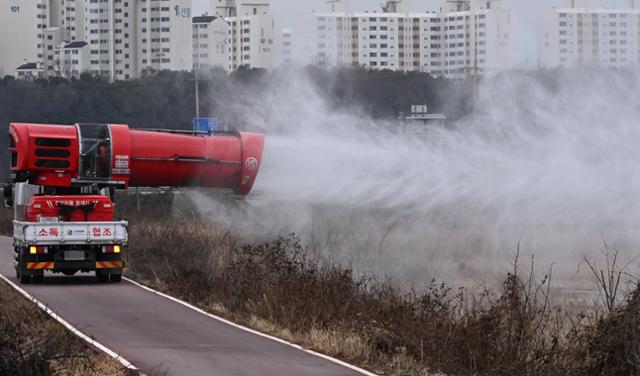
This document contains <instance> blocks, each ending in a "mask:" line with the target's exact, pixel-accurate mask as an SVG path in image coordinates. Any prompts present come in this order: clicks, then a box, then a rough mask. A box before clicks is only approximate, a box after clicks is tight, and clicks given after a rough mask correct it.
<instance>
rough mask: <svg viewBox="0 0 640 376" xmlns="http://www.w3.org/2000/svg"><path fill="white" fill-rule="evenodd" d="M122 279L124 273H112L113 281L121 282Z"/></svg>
mask: <svg viewBox="0 0 640 376" xmlns="http://www.w3.org/2000/svg"><path fill="white" fill-rule="evenodd" d="M120 281H122V274H111V282H112V283H120Z"/></svg>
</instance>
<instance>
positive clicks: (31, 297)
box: [0, 274, 146, 376]
mask: <svg viewBox="0 0 640 376" xmlns="http://www.w3.org/2000/svg"><path fill="white" fill-rule="evenodd" d="M0 279H2V280H3V281H4V282H6V283H7V284H8V285H9V286H11V287H12V288H13V289H14V290H16V291H18V292H19V293H20V294H22V295H23V296H24V297H25V298H27V299H28V300H29V301H31V302H32V303H36V304H37V305H38V307H39V308H40V309H41V310H43V311H44V312H45V313H46V314H47V315H49V316H50V317H51V318H52V319H54V320H56V321H57V322H58V323H60V324H62V326H64V327H65V328H67V329H68V330H70V331H71V333H73V334H75V335H76V336H77V337H79V338H80V339H82V340H83V341H85V342H87V343H88V344H89V345H90V346H93V347H95V348H97V349H98V350H100V351H102V352H103V353H105V354H107V355H109V356H110V357H112V358H114V359H115V360H117V361H118V362H120V364H122V365H123V366H125V367H126V368H127V369H129V370H131V371H135V372H137V373H138V374H140V375H141V376H146V375H145V374H144V373H142V371H140V369H138V367H136V366H134V365H133V364H132V363H131V362H129V361H128V360H127V359H125V358H124V357H123V356H121V355H120V354H118V353H117V352H115V351H113V350H111V349H110V348H108V347H107V346H105V345H103V344H102V343H100V342H98V341H96V340H95V339H93V338H91V337H89V336H88V335H86V334H84V333H82V332H81V331H80V330H79V329H77V328H76V327H74V326H73V325H71V324H69V322H67V321H66V320H65V319H63V318H62V317H60V316H59V315H58V314H57V313H55V312H54V311H53V310H51V308H49V307H47V306H46V305H45V304H44V303H42V302H41V301H39V300H38V299H37V298H36V297H35V295H33V294H30V293H29V292H28V291H26V290H25V289H23V288H22V287H20V286H18V285H17V284H16V283H14V282H13V281H12V280H10V279H9V278H8V277H7V276H5V275H4V274H0Z"/></svg>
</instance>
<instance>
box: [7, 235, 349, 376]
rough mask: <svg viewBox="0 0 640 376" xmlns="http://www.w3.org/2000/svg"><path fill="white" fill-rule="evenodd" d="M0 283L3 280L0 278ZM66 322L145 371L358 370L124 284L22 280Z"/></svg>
mask: <svg viewBox="0 0 640 376" xmlns="http://www.w3.org/2000/svg"><path fill="white" fill-rule="evenodd" d="M0 273H1V274H3V275H4V276H6V277H10V278H11V280H13V281H15V273H14V271H13V263H12V250H11V240H9V239H7V238H0ZM0 283H1V282H0ZM22 287H23V288H25V289H26V290H27V291H29V292H30V293H31V294H33V295H34V296H35V297H36V298H37V299H38V300H40V301H41V302H43V303H45V304H47V305H48V306H49V307H50V308H51V309H52V310H53V311H54V312H56V313H57V314H59V315H60V316H62V318H64V319H65V320H66V321H68V322H69V323H70V324H71V325H73V326H75V327H76V328H78V329H80V330H81V331H82V332H84V333H85V334H87V335H89V336H92V337H93V338H95V339H96V340H97V341H98V342H101V343H102V344H103V345H105V346H107V347H109V348H111V349H112V350H114V351H116V352H118V353H119V354H120V355H122V356H123V357H124V358H126V359H127V360H129V361H130V362H131V363H133V364H134V365H135V366H136V367H138V368H139V369H141V370H142V371H143V372H145V373H147V374H167V375H216V376H218V375H219V376H231V375H233V376H241V375H251V376H254V375H265V376H266V375H273V376H304V375H318V376H319V375H322V376H334V375H335V376H338V375H340V376H354V375H360V373H357V372H356V371H353V370H350V369H348V368H345V367H342V366H340V365H338V364H335V363H332V362H330V361H328V360H325V359H322V358H319V357H317V356H314V355H311V354H308V353H306V352H304V351H300V350H297V349H295V348H292V347H290V346H287V345H284V344H281V343H279V342H276V341H273V340H270V339H268V338H264V337H261V336H257V335H254V334H251V333H249V332H246V331H243V330H241V329H238V328H235V327H233V326H231V325H227V324H225V323H222V322H220V321H218V320H215V319H212V318H210V317H207V316H205V315H202V314H200V313H198V312H195V311H193V310H191V309H189V308H187V307H184V306H182V305H180V304H177V303H174V302H172V301H170V300H168V299H166V298H163V297H161V296H158V295H156V294H153V293H151V292H148V291H146V290H144V289H142V288H139V287H137V286H135V285H134V284H131V283H128V282H124V281H123V282H122V283H121V284H105V285H102V284H97V283H96V282H95V281H94V277H92V276H91V277H78V276H74V277H63V276H58V275H53V274H52V275H51V276H49V275H47V276H46V277H45V283H44V284H43V285H22Z"/></svg>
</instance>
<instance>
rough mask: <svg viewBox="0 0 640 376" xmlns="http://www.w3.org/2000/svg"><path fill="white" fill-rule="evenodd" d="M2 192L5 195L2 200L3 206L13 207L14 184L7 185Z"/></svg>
mask: <svg viewBox="0 0 640 376" xmlns="http://www.w3.org/2000/svg"><path fill="white" fill-rule="evenodd" d="M2 194H3V196H4V200H3V201H2V204H3V206H4V207H5V208H7V209H11V208H13V185H11V184H7V185H5V186H4V187H3V188H2Z"/></svg>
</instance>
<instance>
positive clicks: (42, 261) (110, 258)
mask: <svg viewBox="0 0 640 376" xmlns="http://www.w3.org/2000/svg"><path fill="white" fill-rule="evenodd" d="M64 255H65V253H64V250H60V251H57V252H52V253H48V254H35V255H32V254H27V253H26V252H23V253H22V257H20V258H16V268H20V271H21V273H23V274H25V275H41V274H42V273H44V271H45V270H48V271H51V272H54V273H65V274H74V273H75V272H78V271H81V272H92V271H97V270H100V271H101V272H105V273H109V274H114V273H122V269H123V268H124V261H123V260H122V256H121V254H104V253H99V252H86V257H85V259H84V260H65V258H64ZM18 259H19V261H18Z"/></svg>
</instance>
